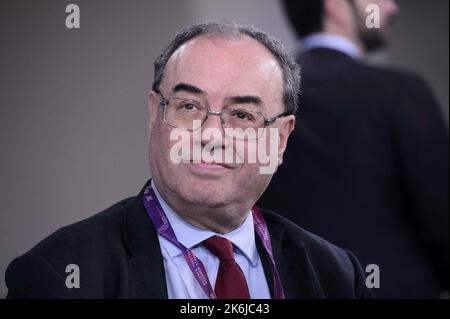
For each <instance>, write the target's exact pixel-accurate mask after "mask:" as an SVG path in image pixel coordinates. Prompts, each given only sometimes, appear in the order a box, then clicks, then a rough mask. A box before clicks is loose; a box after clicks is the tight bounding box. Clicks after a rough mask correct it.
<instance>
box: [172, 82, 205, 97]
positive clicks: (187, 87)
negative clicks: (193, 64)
mask: <svg viewBox="0 0 450 319" xmlns="http://www.w3.org/2000/svg"><path fill="white" fill-rule="evenodd" d="M172 91H173V92H174V93H175V92H180V91H186V92H189V93H195V94H202V93H204V92H203V91H202V90H201V89H200V88H198V87H196V86H195V85H192V84H188V83H178V84H177V85H175V86H174V87H173V89H172Z"/></svg>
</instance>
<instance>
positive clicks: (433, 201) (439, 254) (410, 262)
mask: <svg viewBox="0 0 450 319" xmlns="http://www.w3.org/2000/svg"><path fill="white" fill-rule="evenodd" d="M284 3H285V6H286V9H287V10H286V12H287V14H288V16H289V18H290V20H291V22H292V24H293V26H294V27H295V30H296V31H297V34H298V36H299V37H300V38H301V42H302V45H303V52H302V53H301V54H300V55H299V56H298V62H299V64H300V66H301V68H302V84H303V86H302V92H303V94H302V96H301V100H300V103H299V113H298V119H297V125H296V128H295V131H294V132H293V134H292V135H291V139H290V144H289V147H288V149H287V151H286V152H285V155H284V165H282V166H280V168H279V170H278V172H277V173H276V174H275V176H274V179H273V180H272V182H271V184H270V185H269V187H268V189H267V191H266V192H265V193H264V195H263V196H262V198H261V199H260V201H259V202H258V203H259V205H261V206H262V207H267V208H275V207H276V208H277V211H279V212H280V213H281V214H284V215H285V216H286V217H288V218H289V219H290V220H292V221H294V222H295V223H297V224H299V225H302V227H304V228H305V229H307V230H309V231H312V232H315V233H317V234H319V235H321V236H324V237H325V238H327V239H329V240H331V241H333V242H335V243H337V244H338V245H340V246H343V247H346V248H348V249H350V250H352V251H353V252H355V253H356V255H357V256H358V257H359V258H360V260H361V262H362V265H363V267H365V265H368V264H376V265H377V266H378V267H379V269H380V288H379V289H374V293H375V294H376V295H377V297H385V298H409V297H410V298H420V297H425V298H436V297H438V296H440V294H441V293H443V292H445V291H448V266H449V263H448V254H449V253H448V251H449V250H448V249H449V247H448V244H449V238H448V230H449V223H448V214H449V210H448V176H449V175H448V133H447V130H446V127H445V124H444V122H443V119H442V118H441V114H440V109H439V107H438V104H437V102H436V100H435V98H434V97H433V95H432V93H431V92H430V89H429V88H428V86H427V85H426V84H425V83H424V82H423V81H422V80H421V79H420V78H419V77H417V76H416V75H412V74H408V73H404V72H399V71H395V70H388V69H382V68H377V67H371V66H368V65H366V64H364V63H362V62H361V61H360V58H361V56H362V55H364V54H366V53H367V52H370V51H372V50H374V49H376V48H379V47H380V46H382V45H383V44H384V41H385V40H386V36H387V33H388V31H389V25H390V22H391V20H392V17H393V16H395V14H396V13H397V7H396V4H395V3H394V2H393V1H388V0H384V1H379V2H376V3H378V5H379V8H380V14H381V26H380V28H379V29H367V28H366V27H365V26H364V24H363V23H364V21H365V16H364V8H365V6H364V5H365V4H367V3H368V1H363V0H355V1H342V0H336V1H335V0H323V1H320V0H293V1H289V0H286V1H284Z"/></svg>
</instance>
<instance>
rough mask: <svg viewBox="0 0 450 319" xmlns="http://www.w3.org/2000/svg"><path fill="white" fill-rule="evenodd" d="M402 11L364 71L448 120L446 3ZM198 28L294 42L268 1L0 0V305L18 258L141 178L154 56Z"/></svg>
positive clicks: (132, 188) (404, 5)
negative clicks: (420, 89) (419, 94)
mask: <svg viewBox="0 0 450 319" xmlns="http://www.w3.org/2000/svg"><path fill="white" fill-rule="evenodd" d="M69 3H75V4H77V5H79V7H80V11H81V28H80V29H67V28H66V26H65V19H66V16H67V15H68V14H67V13H65V8H66V6H67V5H68V4H69ZM398 4H399V6H400V16H399V17H398V19H397V21H396V24H395V27H394V30H393V34H392V36H391V40H390V47H389V50H388V51H385V52H381V53H380V54H378V55H377V56H375V57H373V58H372V63H379V64H387V65H391V66H395V67H400V68H405V69H407V70H410V71H414V72H418V73H419V74H421V75H422V76H423V77H424V78H425V79H426V80H427V81H428V83H429V84H430V86H431V87H432V89H433V91H434V93H435V94H436V96H437V98H438V100H439V102H440V104H441V106H442V112H443V114H444V117H445V119H446V121H447V124H448V114H449V97H448V87H449V71H448V70H449V63H448V62H449V44H448V38H449V35H448V32H449V18H448V15H449V8H448V6H449V2H448V0H433V1H425V0H398ZM206 20H233V21H236V22H238V23H243V24H252V25H254V26H256V27H258V28H260V29H262V30H264V31H266V32H268V33H270V34H272V35H273V36H275V37H276V38H278V39H279V40H281V42H283V43H284V44H285V45H286V46H287V47H288V48H289V49H291V50H296V48H297V46H298V45H297V41H296V38H295V36H294V33H293V31H292V30H291V29H290V27H289V25H288V22H287V20H286V19H285V17H284V14H283V11H282V9H281V6H280V5H279V3H278V1H276V0H244V1H242V0H226V1H225V0H189V1H186V0H167V1H156V0H155V1H149V0H131V1H125V0H122V1H119V0H108V1H107V0H96V1H87V0H85V1H74V2H68V1H57V0H53V1H49V0H40V1H22V0H14V1H12V0H9V1H2V2H1V4H0V40H1V50H0V154H1V157H0V204H1V210H0V297H4V296H5V295H6V286H5V283H4V272H5V270H6V267H7V265H8V264H9V262H10V261H11V260H12V259H13V258H14V257H17V256H18V255H20V254H23V253H24V252H26V251H27V250H28V249H30V248H31V247H32V246H34V245H35V244H36V243H37V242H38V241H40V240H41V239H43V238H44V237H46V236H47V235H49V234H50V233H52V232H54V231H55V230H56V229H58V228H60V227H62V226H64V225H67V224H70V223H73V222H75V221H78V220H81V219H84V218H86V217H88V216H91V215H93V214H95V213H97V212H99V211H101V210H103V209H105V208H107V207H108V206H110V205H112V204H114V203H115V202H117V201H119V200H121V199H123V198H125V197H128V196H133V195H135V194H137V192H138V191H139V190H140V188H141V187H142V186H143V184H144V183H145V181H146V180H147V179H148V178H149V170H148V164H147V136H148V129H147V106H146V98H147V93H148V91H149V88H150V87H151V84H152V80H153V60H154V59H155V58H156V56H157V55H158V54H159V53H160V52H161V50H162V48H163V47H164V45H165V44H166V43H167V42H168V40H169V39H171V38H172V37H173V35H174V34H175V33H176V31H177V30H179V29H180V28H181V27H183V26H184V25H187V24H191V23H194V22H203V21H206Z"/></svg>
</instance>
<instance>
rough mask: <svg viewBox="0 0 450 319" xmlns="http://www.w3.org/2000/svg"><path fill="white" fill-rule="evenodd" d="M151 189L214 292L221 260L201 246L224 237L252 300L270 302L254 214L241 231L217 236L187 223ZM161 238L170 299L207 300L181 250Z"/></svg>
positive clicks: (249, 216) (243, 224)
mask: <svg viewBox="0 0 450 319" xmlns="http://www.w3.org/2000/svg"><path fill="white" fill-rule="evenodd" d="M152 187H153V189H154V191H155V194H156V197H157V198H158V200H159V202H160V204H161V207H162V209H163V210H164V212H165V214H166V215H167V218H168V220H169V222H170V225H171V226H172V228H173V231H174V233H175V235H176V237H177V239H178V241H179V242H180V243H181V244H183V245H184V246H185V247H187V248H189V249H191V251H192V252H193V253H194V255H195V256H197V258H198V259H200V260H201V262H202V263H203V265H204V266H205V269H206V272H207V274H208V278H209V282H210V283H211V286H212V288H213V289H214V286H215V284H216V277H217V272H218V270H219V259H218V258H217V257H216V256H214V255H213V254H212V253H211V252H210V251H209V250H208V249H206V248H205V247H204V246H203V245H202V244H201V243H202V241H204V240H206V239H208V238H210V237H211V236H214V235H217V236H221V237H225V238H226V239H228V240H229V241H231V242H232V243H233V250H234V257H235V260H236V262H237V264H238V265H239V267H241V269H242V272H243V273H244V276H245V278H246V280H247V285H248V288H249V292H250V297H251V298H253V299H269V298H270V291H269V287H268V285H267V280H266V276H265V274H264V269H263V265H262V263H261V259H260V257H259V254H258V251H257V249H256V241H255V231H254V224H253V217H252V214H251V212H249V214H248V216H247V218H246V219H245V221H244V222H243V223H242V224H241V225H240V226H239V227H238V228H236V229H234V230H233V231H231V232H229V233H227V234H216V233H214V232H212V231H208V230H203V229H200V228H197V227H195V226H193V225H191V224H189V223H188V222H186V221H185V220H184V219H182V218H181V217H180V216H178V215H177V214H176V213H175V212H174V211H173V209H172V208H170V207H169V205H168V204H167V203H166V202H165V201H164V199H163V198H162V197H161V195H160V194H159V192H158V190H157V189H156V187H155V185H154V183H153V181H152ZM158 238H159V243H160V246H161V252H162V256H163V262H164V270H165V274H166V283H167V292H168V297H169V298H174V299H186V298H187V299H208V296H207V295H206V294H205V292H204V291H203V289H202V288H201V287H200V285H199V283H198V282H197V280H196V279H195V277H194V275H193V274H192V272H191V269H190V268H189V266H188V264H187V263H186V260H185V259H184V257H183V254H182V252H181V250H180V249H179V248H178V247H177V246H175V245H174V244H172V243H171V242H170V241H168V240H167V239H165V238H164V237H163V236H161V235H159V234H158Z"/></svg>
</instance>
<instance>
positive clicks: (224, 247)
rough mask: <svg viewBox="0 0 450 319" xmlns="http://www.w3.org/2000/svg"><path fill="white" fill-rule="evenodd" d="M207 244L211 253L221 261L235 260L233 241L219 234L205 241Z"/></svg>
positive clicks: (204, 244)
mask: <svg viewBox="0 0 450 319" xmlns="http://www.w3.org/2000/svg"><path fill="white" fill-rule="evenodd" d="M203 246H205V247H206V248H207V249H208V250H209V251H210V252H211V253H213V254H214V255H215V256H216V257H217V258H219V259H220V261H227V260H233V259H234V255H233V245H232V244H231V241H229V240H228V239H226V238H223V237H219V236H212V237H210V238H208V239H207V240H204V241H203Z"/></svg>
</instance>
